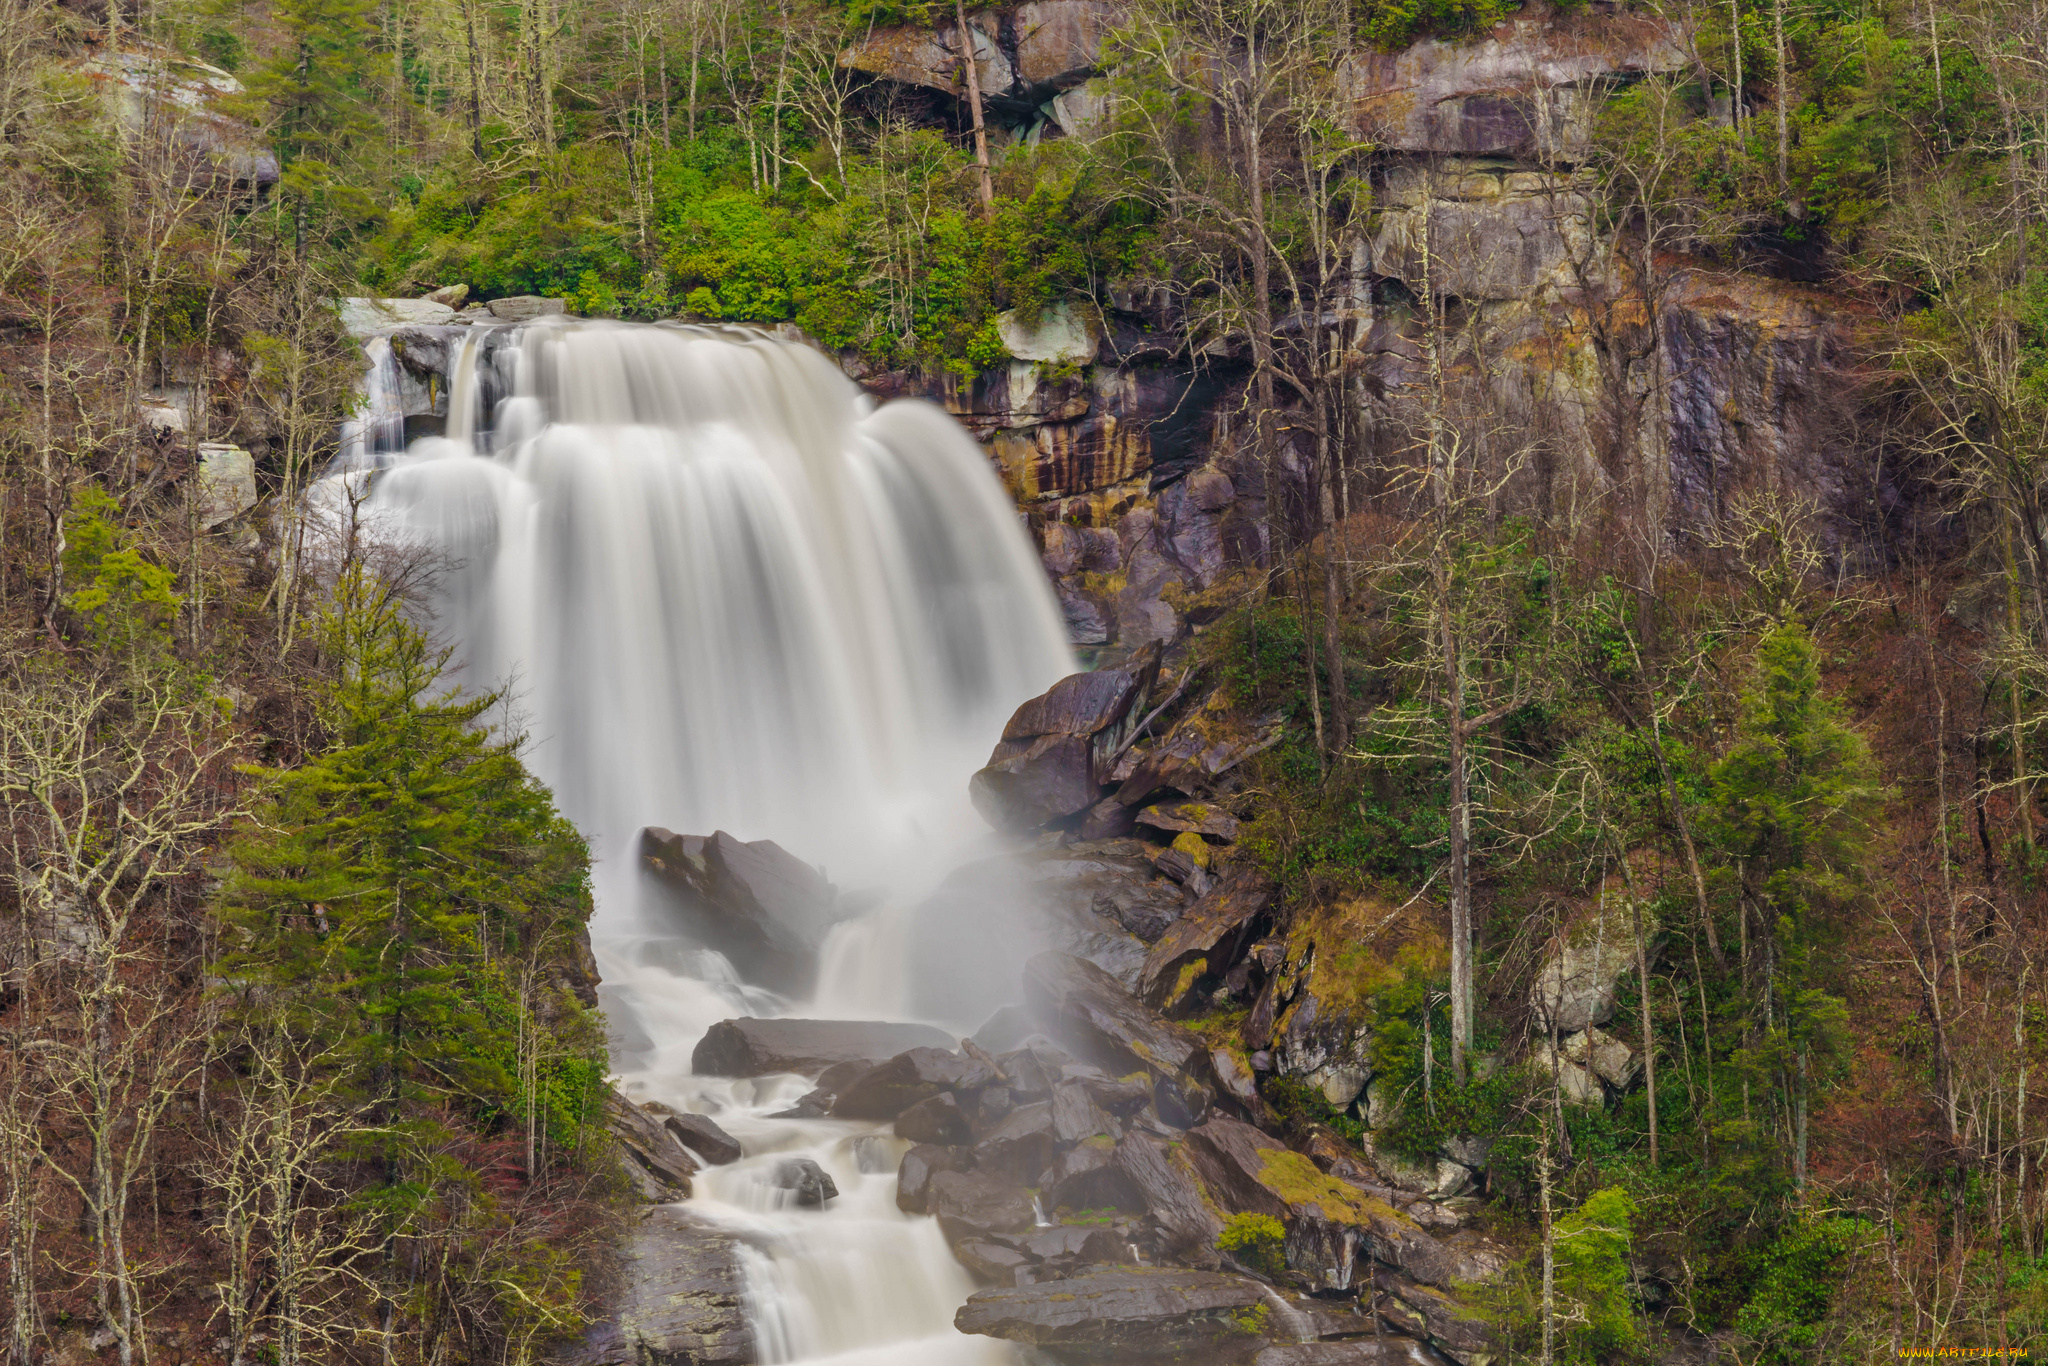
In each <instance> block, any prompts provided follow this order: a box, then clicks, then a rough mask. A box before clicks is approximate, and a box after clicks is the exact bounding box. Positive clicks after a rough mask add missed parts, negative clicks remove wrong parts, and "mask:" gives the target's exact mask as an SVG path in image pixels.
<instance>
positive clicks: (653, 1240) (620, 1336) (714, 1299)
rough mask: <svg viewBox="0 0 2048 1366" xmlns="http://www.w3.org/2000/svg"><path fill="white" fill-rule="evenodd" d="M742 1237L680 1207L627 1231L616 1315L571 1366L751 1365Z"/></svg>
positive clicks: (570, 1356)
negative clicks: (740, 1254)
mask: <svg viewBox="0 0 2048 1366" xmlns="http://www.w3.org/2000/svg"><path fill="white" fill-rule="evenodd" d="M738 1247H739V1240H738V1239H736V1238H734V1237H733V1236H732V1235H731V1234H728V1233H723V1232H720V1231H719V1230H717V1229H714V1228H711V1227H709V1226H707V1225H704V1224H701V1223H698V1222H697V1221H696V1220H695V1219H693V1218H692V1217H691V1216H690V1215H688V1214H687V1213H685V1212H684V1211H683V1210H680V1209H675V1208H659V1209H651V1210H648V1211H647V1212H646V1214H645V1215H644V1216H643V1217H642V1218H640V1219H639V1220H637V1221H635V1222H634V1223H633V1224H632V1226H631V1227H630V1229H629V1230H628V1231H627V1233H626V1235H625V1238H624V1240H623V1246H622V1248H621V1252H622V1254H623V1255H622V1256H621V1259H620V1260H621V1267H620V1273H621V1274H620V1282H621V1284H620V1290H619V1296H618V1299H617V1301H616V1302H615V1307H614V1312H613V1313H611V1314H610V1315H608V1316H607V1317H606V1319H605V1321H604V1322H602V1323H599V1324H596V1325H594V1326H593V1327H592V1328H591V1330H590V1331H589V1332H588V1333H587V1334H586V1335H585V1336H584V1338H583V1340H582V1342H580V1343H578V1344H577V1345H576V1346H575V1347H573V1348H571V1349H569V1351H568V1352H567V1353H565V1356H566V1359H567V1360H568V1361H569V1362H570V1363H571V1364H572V1366H752V1363H753V1362H754V1361H755V1360H756V1355H755V1349H754V1335H753V1330H752V1329H751V1328H750V1327H749V1326H748V1323H747V1311H746V1303H745V1298H744V1296H745V1291H746V1283H745V1278H744V1277H743V1275H742V1274H741V1271H740V1267H739V1258H738Z"/></svg>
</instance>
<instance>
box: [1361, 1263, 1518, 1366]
mask: <svg viewBox="0 0 2048 1366" xmlns="http://www.w3.org/2000/svg"><path fill="white" fill-rule="evenodd" d="M1373 1285H1374V1287H1375V1288H1376V1290H1377V1291H1378V1293H1377V1294H1376V1295H1375V1296H1374V1298H1373V1307H1374V1308H1375V1309H1376V1310H1377V1311H1378V1312H1379V1316H1380V1318H1381V1319H1382V1320H1384V1321H1385V1322H1386V1324H1387V1325H1388V1326H1389V1327H1390V1328H1392V1329H1394V1330H1395V1331H1396V1332H1400V1333H1406V1334H1408V1335H1409V1336H1411V1337H1418V1338H1422V1339H1424V1340H1426V1341H1427V1342H1428V1343H1429V1345H1430V1346H1432V1347H1434V1348H1436V1349H1437V1350H1438V1351H1440V1352H1442V1353H1443V1354H1444V1355H1445V1356H1447V1357H1449V1358H1451V1360H1453V1361H1455V1362H1458V1363H1460V1366H1489V1363H1491V1362H1493V1361H1497V1360H1499V1358H1500V1353H1501V1342H1500V1338H1499V1336H1498V1335H1497V1334H1496V1333H1495V1332H1494V1329H1493V1326H1492V1324H1491V1323H1489V1322H1488V1321H1487V1318H1486V1316H1485V1314H1484V1313H1483V1312H1482V1311H1480V1310H1478V1309H1475V1308H1472V1307H1470V1306H1468V1305H1465V1304H1463V1303H1461V1302H1460V1301H1459V1300H1458V1299H1456V1298H1455V1297H1453V1296H1452V1295H1449V1294H1447V1293H1445V1292H1444V1291H1441V1290H1437V1289H1434V1288H1432V1287H1430V1286H1425V1285H1417V1284H1416V1283H1415V1282H1414V1281H1412V1280H1409V1279H1408V1278H1406V1277H1404V1276H1399V1275H1396V1274H1394V1273H1392V1272H1389V1271H1387V1270H1385V1269H1383V1268H1382V1269H1376V1270H1375V1271H1374V1273H1373Z"/></svg>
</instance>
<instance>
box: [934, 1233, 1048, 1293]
mask: <svg viewBox="0 0 2048 1366" xmlns="http://www.w3.org/2000/svg"><path fill="white" fill-rule="evenodd" d="M953 1256H954V1257H955V1258H956V1259H958V1261H959V1263H960V1265H962V1266H964V1267H966V1268H967V1270H968V1271H969V1272H970V1273H971V1274H972V1275H973V1276H974V1279H976V1280H977V1281H980V1282H981V1283H982V1284H984V1285H1015V1284H1017V1274H1018V1273H1019V1272H1020V1271H1022V1270H1023V1269H1024V1268H1026V1267H1028V1266H1031V1265H1033V1263H1034V1261H1035V1259H1034V1258H1032V1257H1030V1256H1028V1255H1027V1254H1025V1253H1022V1252H1019V1251H1018V1250H1017V1249H1016V1248H1014V1247H1011V1246H1010V1245H1009V1244H1007V1243H999V1242H997V1241H995V1240H994V1239H993V1238H966V1239H963V1240H962V1241H960V1242H959V1243H957V1244H955V1245H954V1247H953Z"/></svg>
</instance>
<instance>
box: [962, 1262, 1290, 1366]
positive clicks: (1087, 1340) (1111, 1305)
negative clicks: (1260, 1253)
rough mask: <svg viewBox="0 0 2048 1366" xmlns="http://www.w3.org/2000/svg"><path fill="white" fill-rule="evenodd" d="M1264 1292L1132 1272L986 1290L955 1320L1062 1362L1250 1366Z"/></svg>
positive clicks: (1189, 1275)
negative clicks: (1240, 1365) (1243, 1365)
mask: <svg viewBox="0 0 2048 1366" xmlns="http://www.w3.org/2000/svg"><path fill="white" fill-rule="evenodd" d="M1264 1300H1265V1296H1264V1293H1263V1288H1262V1287H1261V1286H1259V1285H1258V1284H1256V1283H1255V1282H1252V1281H1248V1280H1243V1279H1240V1278H1238V1277H1236V1276H1223V1275H1218V1274H1216V1273H1214V1272H1208V1271H1183V1270H1174V1269H1168V1268H1152V1267H1133V1268H1128V1269H1123V1270H1117V1271H1096V1272H1091V1273H1089V1274H1087V1275H1083V1276H1075V1277H1072V1278H1070V1279H1067V1280H1062V1281H1049V1282H1046V1283H1044V1284H1038V1285H1028V1286H1015V1287H1010V1288H1001V1287H999V1288H996V1289H993V1290H982V1291H978V1292H976V1293H975V1294H974V1295H972V1296H970V1297H969V1298H968V1301H967V1303H966V1304H965V1305H963V1306H961V1308H960V1312H959V1313H958V1314H956V1315H954V1317H953V1326H954V1327H956V1328H958V1329H959V1330H960V1331H961V1332H963V1333H981V1334H986V1335H987V1336H989V1337H998V1338H1005V1339H1008V1340H1009V1341H1012V1342H1021V1343H1025V1344H1027V1345H1029V1346H1032V1347H1036V1348H1038V1349H1040V1350H1041V1351H1044V1352H1046V1353H1048V1354H1050V1355H1051V1356H1053V1357H1054V1358H1056V1359H1057V1360H1060V1361H1063V1362H1085V1363H1102V1364H1103V1366H1136V1363H1141V1362H1163V1361H1203V1362H1215V1363H1224V1362H1236V1361H1244V1360H1248V1359H1249V1358H1250V1357H1251V1356H1252V1354H1253V1353H1254V1352H1256V1351H1257V1350H1258V1349H1259V1348H1260V1347H1262V1346H1264V1345H1265V1341H1264V1339H1263V1338H1261V1337H1260V1336H1259V1334H1258V1331H1257V1327H1258V1324H1259V1323H1260V1321H1261V1316H1260V1315H1259V1314H1258V1312H1257V1311H1258V1310H1259V1309H1260V1308H1261V1307H1262V1306H1263V1305H1264Z"/></svg>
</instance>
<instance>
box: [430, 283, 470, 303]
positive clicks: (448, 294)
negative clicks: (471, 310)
mask: <svg viewBox="0 0 2048 1366" xmlns="http://www.w3.org/2000/svg"><path fill="white" fill-rule="evenodd" d="M420 298H422V299H424V300H425V301H426V302H428V303H430V304H441V305H443V306H444V307H447V308H460V307H462V306H463V305H464V304H465V303H467V302H469V286H468V285H464V284H455V285H442V286H441V287H440V288H439V289H436V290H430V291H429V292H427V293H425V294H422V295H420Z"/></svg>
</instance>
